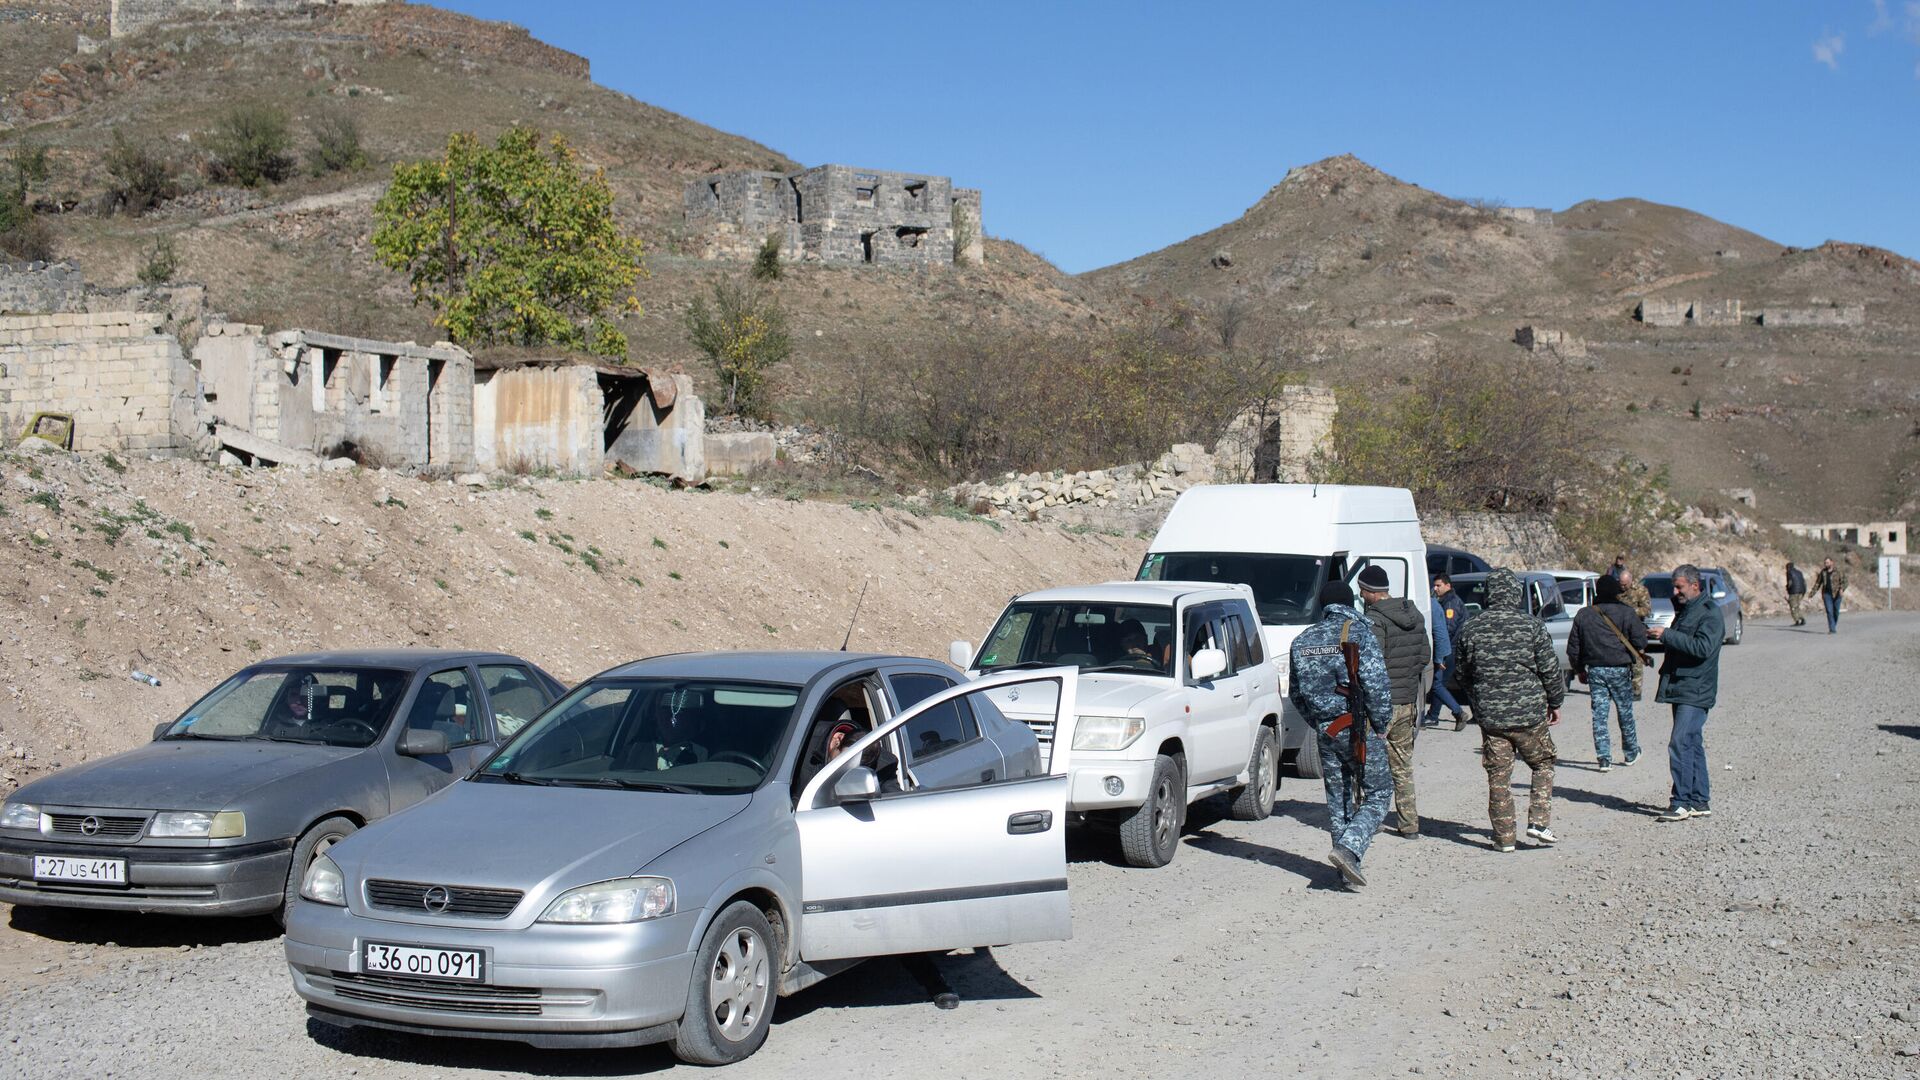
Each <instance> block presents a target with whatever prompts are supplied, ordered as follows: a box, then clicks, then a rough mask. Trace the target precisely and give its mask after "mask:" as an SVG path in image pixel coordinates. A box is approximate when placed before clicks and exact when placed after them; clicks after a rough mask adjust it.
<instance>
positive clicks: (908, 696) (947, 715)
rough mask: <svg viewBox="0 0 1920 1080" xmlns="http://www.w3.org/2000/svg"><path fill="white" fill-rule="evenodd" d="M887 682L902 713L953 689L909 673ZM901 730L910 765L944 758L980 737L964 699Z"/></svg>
mask: <svg viewBox="0 0 1920 1080" xmlns="http://www.w3.org/2000/svg"><path fill="white" fill-rule="evenodd" d="M887 682H888V683H889V684H891V685H892V687H893V696H894V698H895V699H897V700H898V701H899V702H900V709H901V711H902V712H904V711H906V710H907V709H911V708H913V707H914V706H915V705H917V704H919V703H920V702H922V701H925V700H926V699H927V698H929V697H932V696H933V695H935V694H937V693H939V692H940V691H942V690H945V689H947V688H949V687H951V686H952V685H953V682H952V680H950V679H947V678H945V677H944V676H940V675H927V674H918V673H911V672H909V673H902V674H898V675H890V676H888V677H887ZM904 730H905V731H906V736H907V737H906V744H907V755H908V759H909V762H910V763H912V762H921V761H925V760H927V759H928V758H931V757H935V756H937V755H940V754H944V753H946V752H947V751H949V750H952V749H954V748H956V747H959V746H963V745H965V744H967V743H969V742H972V741H973V740H975V739H977V738H979V737H980V725H979V722H978V721H977V720H975V719H974V715H973V710H972V708H970V707H969V706H968V704H967V701H966V699H964V698H957V699H955V700H953V701H949V702H946V703H945V704H942V705H939V706H936V707H935V708H932V709H929V710H927V711H926V712H924V713H921V714H920V715H919V716H916V717H914V718H913V719H912V720H909V721H907V724H906V726H905V729H904Z"/></svg>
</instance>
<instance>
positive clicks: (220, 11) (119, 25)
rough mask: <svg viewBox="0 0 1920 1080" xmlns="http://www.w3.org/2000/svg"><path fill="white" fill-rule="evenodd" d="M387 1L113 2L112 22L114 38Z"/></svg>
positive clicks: (118, 0)
mask: <svg viewBox="0 0 1920 1080" xmlns="http://www.w3.org/2000/svg"><path fill="white" fill-rule="evenodd" d="M387 2H388V0H113V15H112V19H111V24H110V25H111V27H112V33H113V36H114V37H119V36H121V35H122V34H131V33H134V32H136V31H139V30H145V29H146V28H147V27H149V26H161V25H164V24H166V23H170V22H179V21H180V20H181V19H183V18H201V17H204V16H207V15H225V14H229V13H237V12H252V11H264V12H293V11H299V10H301V9H302V8H310V7H327V6H331V5H335V4H338V5H341V6H344V7H361V6H367V5H372V4H384V3H387Z"/></svg>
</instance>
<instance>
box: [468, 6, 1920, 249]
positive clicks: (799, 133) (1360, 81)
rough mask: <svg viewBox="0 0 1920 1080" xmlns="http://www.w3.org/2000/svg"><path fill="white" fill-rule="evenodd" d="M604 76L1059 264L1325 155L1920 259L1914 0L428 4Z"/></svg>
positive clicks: (1515, 195) (1209, 207)
mask: <svg viewBox="0 0 1920 1080" xmlns="http://www.w3.org/2000/svg"><path fill="white" fill-rule="evenodd" d="M441 2H442V3H444V5H445V6H447V7H450V8H453V9H455V10H459V11H463V12H467V13H469V14H473V15H479V16H482V17H486V18H495V19H506V20H509V21H512V22H516V23H519V24H520V25H522V26H526V27H528V28H529V29H530V30H532V31H533V32H534V34H535V36H537V37H539V38H541V39H542V40H545V41H549V42H552V43H553V44H556V45H559V46H561V47H563V48H566V49H570V50H572V51H574V52H577V53H581V54H583V55H585V56H587V57H588V58H589V59H590V60H591V61H592V63H593V72H594V79H595V81H597V82H599V83H602V84H603V85H606V86H610V87H613V88H615V89H617V90H621V91H623V92H625V93H628V94H631V95H632V96H634V97H636V98H639V99H640V100H642V101H646V102H649V103H651V104H654V105H658V106H660V107H662V108H665V109H669V110H672V111H673V112H677V113H680V114H682V115H685V116H688V117H690V118H692V119H694V120H698V121H700V122H701V123H704V124H709V125H712V126H714V127H717V128H720V129H721V130H723V131H729V132H733V133H736V134H740V135H745V136H747V137H749V138H752V139H754V140H756V141H759V142H761V143H764V144H766V145H768V146H771V147H773V148H774V149H776V150H779V151H780V152H782V153H784V154H786V155H787V156H788V157H791V158H793V159H795V160H797V161H800V162H802V163H804V164H807V165H817V164H823V163H827V162H840V163H845V164H854V165H864V166H868V167H871V168H882V169H899V170H904V171H913V172H928V173H935V174H946V175H949V176H952V177H953V178H954V181H955V183H956V184H959V185H961V186H964V187H978V188H981V189H983V190H984V215H983V216H984V217H985V220H986V227H987V231H988V232H989V233H990V234H992V235H996V236H1004V237H1007V238H1010V239H1013V240H1018V241H1020V242H1021V243H1024V244H1026V245H1027V246H1028V247H1031V248H1033V249H1035V250H1036V251H1039V252H1041V253H1042V254H1044V255H1046V256H1047V257H1048V258H1050V259H1052V260H1053V261H1054V262H1056V263H1057V264H1059V265H1060V266H1061V267H1062V268H1063V269H1066V270H1069V271H1075V272H1078V271H1082V270H1089V269H1093V268H1094V267H1098V266H1104V265H1106V264H1109V263H1113V262H1119V261H1122V260H1125V259H1129V258H1132V257H1134V256H1136V255H1140V254H1144V253H1146V252H1148V251H1152V250H1154V249H1157V248H1160V247H1164V246H1166V245H1167V244H1171V243H1175V242H1177V241H1180V240H1183V239H1185V238H1186V237H1188V236H1191V235H1193V234H1195V233H1198V232H1204V231H1205V230H1207V229H1210V228H1212V227H1214V226H1216V225H1219V224H1221V223H1222V222H1225V221H1228V220H1231V219H1233V218H1234V217H1237V216H1238V215H1239V214H1240V213H1241V212H1243V211H1244V210H1245V209H1246V208H1247V207H1248V206H1250V205H1252V204H1253V203H1254V202H1255V201H1256V200H1258V199H1259V198H1260V196H1261V195H1262V194H1264V193H1265V192H1266V190H1267V189H1268V188H1269V187H1271V186H1272V185H1274V184H1275V183H1278V182H1279V180H1280V178H1281V177H1282V176H1284V175H1285V174H1286V171H1287V169H1288V168H1290V167H1292V166H1294V165H1300V164H1304V163H1307V162H1310V161H1315V160H1318V159H1320V158H1323V157H1327V156H1329V155H1333V154H1340V153H1353V154H1357V155H1359V156H1360V157H1361V158H1362V159H1364V160H1366V161H1367V162H1369V163H1371V164H1373V165H1375V166H1378V167H1379V168H1381V169H1384V170H1386V171H1387V172H1389V173H1392V174H1393V175H1395V176H1398V177H1400V178H1401V179H1403V180H1408V181H1411V182H1413V183H1417V184H1420V185H1422V186H1424V187H1428V188H1432V189H1434V190H1436V191H1440V192H1443V193H1445V194H1448V195H1455V196H1479V197H1486V198H1499V199H1504V200H1506V201H1507V202H1508V203H1510V204H1512V205H1515V206H1551V207H1554V208H1556V209H1557V208H1562V207H1565V206H1568V205H1570V204H1572V203H1575V202H1578V201H1580V200H1582V199H1587V198H1618V197H1623V196H1638V197H1641V198H1646V199H1652V200H1654V201H1657V202H1664V203H1672V204H1676V205H1680V206H1685V207H1688V208H1690V209H1694V210H1698V211H1701V212H1702V213H1706V214H1709V215H1711V216H1713V217H1716V218H1720V219H1721V220H1724V221H1727V222H1729V223H1731V224H1735V225H1739V226H1741V227H1743V228H1747V229H1751V230H1753V231H1755V232H1758V233H1761V234H1763V235H1765V236H1768V237H1770V238H1772V239H1774V240H1778V241H1780V242H1782V243H1787V244H1797V245H1802V246H1810V245H1813V244H1818V243H1820V242H1821V241H1823V240H1826V239H1829V238H1833V239H1844V240H1851V241H1856V242H1861V243H1870V244H1878V245H1881V246H1884V247H1890V248H1893V249H1894V250H1896V251H1899V252H1901V253H1903V254H1906V255H1909V256H1915V257H1920V0H1879V2H1877V3H1876V2H1875V0H1832V2H1826V3H1812V2H1786V0H1779V2H1775V0H1756V2H1753V3H1704V2H1703V3H1679V4H1676V3H1672V2H1671V0H1667V2H1661V3H1633V2H1619V3H1604V4H1601V3H1595V4H1587V5H1576V4H1540V5H1518V4H1514V5H1506V6H1495V5H1492V4H1471V5H1469V4H1446V5H1440V4H1413V3H1401V4H1385V3H1333V4H1315V5H1308V4H1292V3H1280V2H1273V3H1244V4H1242V3H1216V4H1197V3H1186V4H1175V3H1171V2H1165V3H1143V2H1129V0H1112V2H1107V3H1098V4H1093V3H1089V4H1071V5H1070V4H1065V3H1048V2H1044V0H1042V2H1028V3H1020V4H1015V3H1000V2H994V0H988V2H981V3H973V4H953V3H929V2H927V0H893V2H889V3H867V2H849V3H834V4H827V3H804V2H793V0H788V2H785V3H759V2H748V0H735V2H726V3H711V4H690V3H685V2H676V3H658V2H654V0H636V2H627V3H619V2H596V0H567V2H565V3H548V4H545V5H535V4H529V3H526V2H524V0H520V2H510V0H441Z"/></svg>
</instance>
